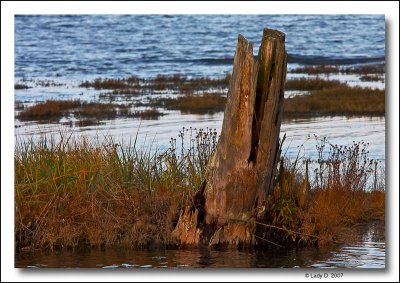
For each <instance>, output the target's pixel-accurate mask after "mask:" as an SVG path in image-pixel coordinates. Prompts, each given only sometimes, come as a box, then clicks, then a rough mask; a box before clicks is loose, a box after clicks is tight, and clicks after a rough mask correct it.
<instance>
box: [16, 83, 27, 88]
mask: <svg viewBox="0 0 400 283" xmlns="http://www.w3.org/2000/svg"><path fill="white" fill-rule="evenodd" d="M27 88H30V87H29V86H28V85H26V84H20V83H17V84H14V89H27Z"/></svg>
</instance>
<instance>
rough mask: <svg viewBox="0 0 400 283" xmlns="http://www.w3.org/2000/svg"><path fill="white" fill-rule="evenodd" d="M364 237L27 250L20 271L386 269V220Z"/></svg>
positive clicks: (20, 257) (18, 256)
mask: <svg viewBox="0 0 400 283" xmlns="http://www.w3.org/2000/svg"><path fill="white" fill-rule="evenodd" d="M357 229H358V230H359V237H358V239H357V240H355V241H353V242H351V243H348V244H346V245H339V246H336V247H333V248H332V247H327V248H318V249H316V248H307V249H286V248H281V249H279V248H278V249H276V248H275V249H273V248H271V249H265V250H260V251H212V250H209V249H192V250H164V249H162V250H160V249H152V250H141V251H133V250H114V249H105V250H86V251H66V252H47V253H46V252H21V253H18V254H16V257H15V267H20V268H54V267H57V268H107V269H115V268H233V267H240V268H243V267H246V268H369V269H380V268H385V265H386V263H385V227H384V224H383V223H381V222H376V223H372V224H370V225H368V226H365V227H359V228H357Z"/></svg>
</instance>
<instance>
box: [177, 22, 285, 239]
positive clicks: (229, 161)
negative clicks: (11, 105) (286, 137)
mask: <svg viewBox="0 0 400 283" xmlns="http://www.w3.org/2000/svg"><path fill="white" fill-rule="evenodd" d="M286 63H287V53H286V50H285V34H284V33H282V32H280V31H276V30H271V29H264V32H263V37H262V42H261V46H260V49H259V53H258V59H255V58H254V56H253V43H252V42H250V43H249V42H248V41H247V40H246V39H245V38H244V37H243V36H242V35H240V34H239V37H238V44H237V47H236V52H235V58H234V63H233V64H234V65H233V74H232V78H231V81H230V84H229V91H228V101H227V105H226V108H225V113H224V121H223V125H222V131H221V137H220V140H219V143H218V146H217V150H216V152H215V154H214V155H213V157H212V158H211V159H210V161H209V163H208V167H207V173H206V178H205V181H204V183H203V186H202V187H201V188H200V190H199V191H198V193H197V194H196V196H195V198H194V202H193V205H192V206H190V207H187V208H186V209H185V210H184V211H183V212H182V213H181V215H180V217H179V220H178V223H177V225H176V227H175V230H174V231H173V236H175V237H176V238H177V239H178V241H179V242H180V244H181V245H189V246H190V245H199V244H204V245H208V246H214V247H215V246H221V247H225V246H230V247H249V246H253V245H254V244H256V242H257V238H256V237H255V231H256V227H255V225H256V219H260V214H262V212H263V210H265V201H266V198H267V196H268V194H269V193H270V192H271V190H272V186H273V176H274V173H275V169H276V164H277V160H278V159H279V152H278V151H279V131H280V126H281V116H282V111H283V109H282V107H283V94H284V85H285V80H286Z"/></svg>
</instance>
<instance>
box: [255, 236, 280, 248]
mask: <svg viewBox="0 0 400 283" xmlns="http://www.w3.org/2000/svg"><path fill="white" fill-rule="evenodd" d="M254 237H256V238H258V239H260V240H263V241H266V242H267V243H270V244H273V245H275V246H277V247H279V248H283V246H281V245H279V244H277V243H274V242H272V241H270V240H267V239H265V238H262V237H259V236H257V235H254Z"/></svg>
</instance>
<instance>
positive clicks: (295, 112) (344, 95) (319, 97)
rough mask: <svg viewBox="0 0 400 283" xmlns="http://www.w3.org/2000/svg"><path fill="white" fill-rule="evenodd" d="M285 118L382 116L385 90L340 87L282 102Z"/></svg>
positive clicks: (383, 113)
mask: <svg viewBox="0 0 400 283" xmlns="http://www.w3.org/2000/svg"><path fill="white" fill-rule="evenodd" d="M283 108H284V117H292V116H304V115H305V116H324V115H348V116H351V115H377V116H382V115H385V91H384V90H380V89H372V88H362V87H350V86H347V85H339V86H336V87H333V88H328V89H321V90H315V91H312V92H311V94H310V95H305V96H295V97H290V98H287V99H285V101H284V107H283Z"/></svg>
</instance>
